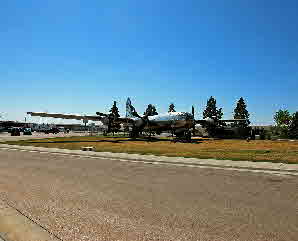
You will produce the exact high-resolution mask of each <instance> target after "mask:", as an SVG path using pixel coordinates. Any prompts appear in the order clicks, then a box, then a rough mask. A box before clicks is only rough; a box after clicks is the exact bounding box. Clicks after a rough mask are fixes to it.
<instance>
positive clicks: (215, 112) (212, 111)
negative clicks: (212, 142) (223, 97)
mask: <svg viewBox="0 0 298 241" xmlns="http://www.w3.org/2000/svg"><path fill="white" fill-rule="evenodd" d="M222 116H223V113H222V108H219V109H217V107H216V100H215V98H214V97H212V96H211V97H210V98H209V100H208V101H207V105H206V109H205V110H204V112H203V118H204V119H206V118H212V119H213V120H214V121H215V123H214V125H210V124H206V125H204V127H205V128H206V129H207V132H208V133H209V135H210V136H212V137H213V136H215V134H216V127H218V126H220V123H219V122H218V120H220V119H221V118H222Z"/></svg>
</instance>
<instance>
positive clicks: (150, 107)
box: [144, 104, 158, 116]
mask: <svg viewBox="0 0 298 241" xmlns="http://www.w3.org/2000/svg"><path fill="white" fill-rule="evenodd" d="M144 115H147V116H153V115H158V113H157V111H156V108H155V106H154V105H152V104H149V105H148V106H147V109H146V111H145V112H144Z"/></svg>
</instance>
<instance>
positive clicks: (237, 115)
mask: <svg viewBox="0 0 298 241" xmlns="http://www.w3.org/2000/svg"><path fill="white" fill-rule="evenodd" d="M234 119H246V121H237V122H235V123H234V124H233V126H235V127H241V128H245V127H248V126H249V124H250V121H249V113H248V111H247V109H246V104H245V102H244V99H243V98H242V97H241V98H240V99H239V100H238V102H237V106H236V108H235V109H234Z"/></svg>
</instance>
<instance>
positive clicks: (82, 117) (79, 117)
mask: <svg viewBox="0 0 298 241" xmlns="http://www.w3.org/2000/svg"><path fill="white" fill-rule="evenodd" d="M27 114H28V115H31V116H40V117H52V118H61V119H72V120H92V121H100V120H101V119H102V118H101V117H99V116H90V115H71V114H70V115H67V114H58V113H57V114H54V113H44V112H27Z"/></svg>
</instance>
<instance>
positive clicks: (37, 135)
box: [0, 131, 88, 142]
mask: <svg viewBox="0 0 298 241" xmlns="http://www.w3.org/2000/svg"><path fill="white" fill-rule="evenodd" d="M86 135H88V133H87V132H72V131H71V132H69V133H67V134H66V133H63V132H60V133H58V134H45V133H42V132H33V133H32V135H23V133H22V132H21V135H20V136H11V134H10V133H7V132H3V133H0V142H1V141H20V140H28V139H41V138H55V137H70V136H86Z"/></svg>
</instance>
